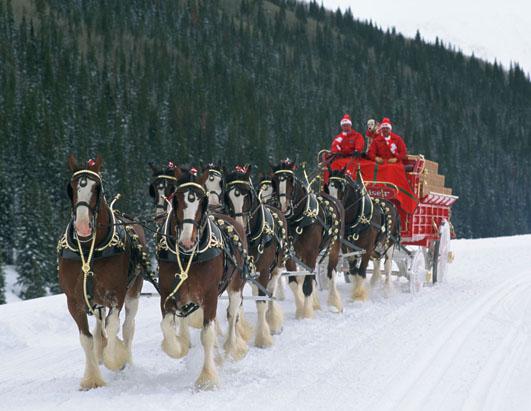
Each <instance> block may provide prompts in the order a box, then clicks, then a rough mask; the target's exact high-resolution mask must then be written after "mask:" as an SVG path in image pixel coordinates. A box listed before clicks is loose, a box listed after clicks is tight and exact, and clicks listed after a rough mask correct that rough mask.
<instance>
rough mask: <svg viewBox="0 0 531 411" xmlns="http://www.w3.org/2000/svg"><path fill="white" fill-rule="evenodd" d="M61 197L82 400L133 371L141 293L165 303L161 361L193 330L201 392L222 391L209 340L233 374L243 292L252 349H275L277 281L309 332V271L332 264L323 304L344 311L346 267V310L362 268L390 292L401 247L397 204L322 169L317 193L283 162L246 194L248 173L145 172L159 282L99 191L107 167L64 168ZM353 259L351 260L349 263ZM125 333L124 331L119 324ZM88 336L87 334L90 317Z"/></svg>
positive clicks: (360, 284) (242, 331)
mask: <svg viewBox="0 0 531 411" xmlns="http://www.w3.org/2000/svg"><path fill="white" fill-rule="evenodd" d="M68 166H69V168H70V171H71V178H70V181H69V183H68V185H67V193H68V195H69V198H70V201H71V208H72V218H71V221H70V222H69V224H68V226H67V228H66V230H65V233H64V235H63V236H62V238H61V239H60V241H59V243H58V271H59V282H60V285H61V287H62V289H63V290H64V292H65V294H66V297H67V305H68V309H69V311H70V314H71V315H72V317H73V319H74V321H75V322H76V324H77V326H78V329H79V335H80V342H81V346H82V348H83V350H84V353H85V372H84V376H83V378H82V380H81V384H80V385H81V389H83V390H88V389H92V388H97V387H101V386H103V385H105V382H104V380H103V378H102V375H101V372H100V364H101V363H102V362H103V364H104V365H105V366H106V367H107V368H108V369H110V370H113V371H119V370H121V369H123V368H124V367H125V366H126V365H127V364H128V363H130V362H131V361H132V354H131V345H132V340H133V335H134V330H135V315H136V313H137V310H138V302H139V297H140V292H141V289H142V283H143V280H144V279H147V280H149V281H151V282H152V283H153V284H154V286H155V288H156V289H157V291H158V292H159V294H160V309H161V314H162V320H161V330H162V336H163V338H162V350H163V351H164V352H165V353H166V354H167V355H168V356H170V357H172V358H181V357H183V356H185V355H186V354H187V353H188V351H189V348H190V331H189V327H190V326H192V327H196V328H200V329H201V338H200V339H201V344H202V346H203V350H204V360H203V368H202V370H201V373H200V375H199V377H198V378H197V380H196V387H198V388H199V389H211V388H214V387H216V386H217V385H218V384H219V377H218V373H217V366H216V364H218V363H219V362H220V361H221V360H222V356H221V354H220V353H219V351H220V350H219V348H220V347H218V344H217V340H218V338H217V337H218V336H219V335H223V334H225V342H224V344H223V349H224V351H225V357H228V358H231V359H233V360H240V359H241V358H243V357H244V356H245V354H246V353H247V351H248V343H249V342H250V341H251V338H252V337H253V329H252V327H251V325H250V324H249V323H248V321H247V320H246V319H245V316H244V312H243V304H242V302H243V288H244V286H245V284H246V283H249V284H250V285H251V288H252V292H253V296H254V297H255V299H256V308H257V324H256V327H255V329H254V345H255V346H257V347H261V348H266V347H270V346H271V345H272V344H273V338H272V335H275V334H279V333H281V332H282V329H283V313H282V310H281V308H280V305H279V304H278V302H277V298H278V296H279V294H280V291H281V290H282V285H281V284H282V282H281V276H282V275H283V274H284V275H286V276H287V277H288V283H289V287H290V289H291V290H292V292H293V296H294V301H295V310H296V311H295V316H296V318H300V319H302V318H312V317H313V316H314V310H315V309H317V308H320V302H319V298H318V293H317V288H316V274H315V272H316V267H317V266H318V264H320V263H321V262H322V261H324V260H325V259H327V261H328V262H327V278H328V289H329V294H328V304H329V305H330V306H331V307H333V308H334V310H336V311H337V312H342V311H343V303H342V301H341V297H340V295H339V293H338V291H337V287H336V267H337V265H338V262H339V260H340V256H341V253H343V254H344V255H346V256H348V257H346V258H348V266H349V270H348V271H349V272H348V274H349V275H350V276H351V277H353V278H354V286H353V292H352V298H353V299H354V300H360V301H363V300H365V299H367V288H366V285H365V278H366V270H367V264H368V262H369V260H370V259H373V261H374V274H373V276H372V277H371V284H372V285H375V283H376V282H377V281H378V280H379V278H380V259H384V258H385V272H386V286H388V285H389V275H390V272H391V257H392V252H393V246H394V245H396V244H398V243H399V233H400V227H399V219H398V214H397V212H396V209H395V207H394V205H393V204H392V203H389V202H386V201H384V200H378V199H372V198H371V197H370V196H369V195H368V193H367V191H366V190H365V186H364V184H363V181H362V179H361V177H360V176H359V175H358V176H351V175H349V174H348V173H346V171H345V170H331V169H328V178H327V181H326V184H322V190H320V189H319V190H314V189H312V184H309V183H308V182H306V183H305V182H303V181H302V180H301V179H300V178H299V177H298V176H297V174H298V173H297V172H296V165H295V164H294V163H293V162H292V161H290V160H283V161H281V162H279V163H278V164H272V165H271V167H270V170H269V172H268V173H267V174H265V175H262V176H261V178H260V181H259V183H258V184H257V185H255V184H254V183H253V181H252V167H251V166H249V165H237V166H235V167H234V168H233V169H231V170H226V169H225V168H224V167H223V166H221V165H219V164H208V165H206V166H204V167H202V168H201V169H197V168H194V167H185V166H178V165H175V164H173V163H171V162H170V163H168V164H167V165H165V166H164V167H158V166H155V165H153V164H151V165H150V166H151V169H152V172H153V173H152V182H151V184H150V186H149V194H150V196H151V197H152V199H153V203H154V205H155V212H154V215H153V220H152V221H153V222H154V223H155V225H156V227H157V228H156V234H155V236H154V238H155V252H156V261H157V264H158V277H156V278H155V276H153V273H152V271H151V264H150V261H151V258H150V256H149V253H148V251H147V246H146V240H145V235H144V229H143V227H142V225H143V224H141V223H140V222H139V220H136V219H134V218H132V217H129V216H127V215H125V214H123V213H120V212H118V211H115V210H114V203H115V201H116V200H117V198H115V199H113V201H111V202H108V200H107V198H106V196H105V193H104V186H103V180H102V177H101V175H102V174H101V169H102V159H101V157H99V156H98V157H97V158H96V159H95V160H89V161H88V162H87V164H86V165H84V166H82V167H81V166H79V165H78V162H77V160H76V159H75V157H74V156H73V155H70V157H69V159H68ZM352 250H358V251H359V252H352ZM225 292H226V293H227V295H228V308H227V321H228V329H227V330H226V332H225V333H223V332H222V330H221V327H220V325H219V322H218V321H217V319H216V313H217V307H218V300H219V296H220V295H221V294H223V293H225ZM124 307H125V320H124V322H123V326H122V338H120V337H119V336H118V333H119V329H120V317H119V315H120V312H121V311H122V309H123V308H124ZM89 315H93V316H94V317H95V319H96V325H95V328H94V330H93V331H92V332H91V330H90V329H89V323H88V316H89Z"/></svg>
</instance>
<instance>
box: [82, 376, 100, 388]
mask: <svg viewBox="0 0 531 411" xmlns="http://www.w3.org/2000/svg"><path fill="white" fill-rule="evenodd" d="M106 385H107V384H106V383H105V381H103V378H101V377H100V376H92V377H85V378H83V379H82V380H81V383H80V384H79V390H80V391H88V390H93V389H94V388H100V387H105V386H106Z"/></svg>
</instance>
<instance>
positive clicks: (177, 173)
mask: <svg viewBox="0 0 531 411" xmlns="http://www.w3.org/2000/svg"><path fill="white" fill-rule="evenodd" d="M173 175H174V176H175V178H176V179H177V180H178V179H180V178H181V176H182V175H183V172H182V171H181V167H179V166H175V169H174V170H173Z"/></svg>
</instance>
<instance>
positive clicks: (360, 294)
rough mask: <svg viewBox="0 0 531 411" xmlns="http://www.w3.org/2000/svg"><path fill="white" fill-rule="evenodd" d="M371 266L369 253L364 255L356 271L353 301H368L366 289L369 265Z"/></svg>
mask: <svg viewBox="0 0 531 411" xmlns="http://www.w3.org/2000/svg"><path fill="white" fill-rule="evenodd" d="M368 264H369V253H367V254H364V255H363V257H362V258H361V263H360V266H359V268H358V269H357V270H356V275H355V276H354V291H353V293H352V299H353V300H354V301H366V300H367V298H368V293H367V288H366V287H365V277H366V275H367V274H366V273H367V265H368Z"/></svg>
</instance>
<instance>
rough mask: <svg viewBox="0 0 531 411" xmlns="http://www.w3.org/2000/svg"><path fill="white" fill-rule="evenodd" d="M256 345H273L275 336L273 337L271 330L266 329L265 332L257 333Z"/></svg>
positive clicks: (263, 346) (265, 346)
mask: <svg viewBox="0 0 531 411" xmlns="http://www.w3.org/2000/svg"><path fill="white" fill-rule="evenodd" d="M254 345H255V347H258V348H269V347H271V346H272V345H273V337H271V334H270V332H269V330H264V332H261V333H260V334H256V337H255V339H254Z"/></svg>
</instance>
